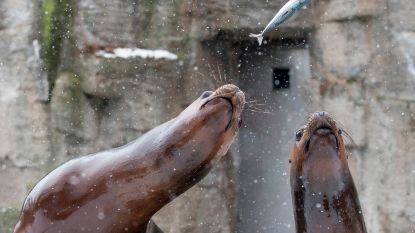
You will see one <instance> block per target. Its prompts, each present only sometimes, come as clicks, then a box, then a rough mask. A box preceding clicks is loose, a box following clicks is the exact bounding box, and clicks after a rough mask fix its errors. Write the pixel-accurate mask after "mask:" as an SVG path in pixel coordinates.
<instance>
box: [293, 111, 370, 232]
mask: <svg viewBox="0 0 415 233" xmlns="http://www.w3.org/2000/svg"><path fill="white" fill-rule="evenodd" d="M343 132H344V131H342V130H341V129H339V128H338V127H337V125H336V122H335V121H334V120H333V119H332V118H331V117H330V116H329V114H328V113H326V112H318V113H315V114H313V115H312V116H311V117H310V119H309V121H308V123H307V124H306V125H305V126H304V128H303V129H301V130H300V131H298V132H297V134H296V142H295V144H294V146H293V149H292V151H291V155H290V162H291V191H292V197H293V207H294V216H295V223H296V229H297V231H296V232H297V233H365V232H366V227H365V222H364V219H363V214H362V210H361V207H360V202H359V198H358V194H357V191H356V188H355V185H354V182H353V178H352V176H351V173H350V170H349V167H348V163H347V154H346V148H345V145H344V142H343V138H342V133H343Z"/></svg>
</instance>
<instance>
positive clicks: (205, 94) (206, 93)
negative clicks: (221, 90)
mask: <svg viewBox="0 0 415 233" xmlns="http://www.w3.org/2000/svg"><path fill="white" fill-rule="evenodd" d="M212 94H213V91H205V92H203V93H202V95H201V96H200V98H202V99H205V98H207V97H209V96H211V95H212Z"/></svg>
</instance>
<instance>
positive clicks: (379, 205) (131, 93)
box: [0, 0, 415, 233]
mask: <svg viewBox="0 0 415 233" xmlns="http://www.w3.org/2000/svg"><path fill="white" fill-rule="evenodd" d="M284 2H285V1H283V0H278V1H267V0H261V1H246V0H237V1H229V0H227V1H219V0H209V1H164V2H163V1H144V0H128V1H99V0H85V1H70V3H71V4H74V3H76V4H77V5H76V6H72V7H73V9H75V10H74V18H73V22H71V25H70V27H71V28H70V30H71V34H73V38H66V39H65V41H63V46H64V48H63V50H62V53H64V54H63V55H61V60H60V63H59V64H60V66H59V67H57V69H58V75H57V77H54V78H56V83H55V88H54V89H53V91H52V98H51V100H50V102H48V101H47V97H48V91H49V90H48V86H49V85H48V82H47V77H46V76H45V74H44V73H43V72H42V70H41V65H42V61H41V60H40V55H39V54H40V48H41V45H42V41H41V40H40V39H39V38H42V37H41V36H40V35H39V33H38V31H40V32H42V30H38V28H39V27H41V26H39V24H40V22H41V20H40V18H39V16H40V15H42V12H39V11H40V10H41V9H42V8H41V7H40V4H41V2H33V1H28V0H17V1H15V0H13V1H12V0H4V1H0V50H1V51H2V53H1V54H0V129H1V130H0V165H1V167H0V185H1V187H2V188H1V191H0V218H1V221H0V232H10V229H11V227H13V225H14V223H10V224H6V223H9V222H10V221H14V219H15V218H16V216H17V214H16V212H17V210H18V209H20V204H21V203H22V201H23V199H24V197H25V195H26V194H27V192H28V191H29V190H30V188H31V187H32V186H33V185H34V184H35V182H36V181H37V180H38V179H39V178H40V177H41V176H42V175H44V173H45V172H46V171H49V170H50V169H52V168H53V167H55V166H56V165H57V164H58V163H59V162H61V161H65V160H68V159H70V158H72V157H74V156H77V155H82V154H87V153H92V152H95V151H99V150H103V149H108V148H111V147H115V146H119V145H122V144H124V143H126V142H128V141H130V140H132V139H134V138H136V137H138V136H140V135H141V134H143V133H145V132H146V131H147V130H149V129H151V128H152V127H154V126H156V125H158V124H160V123H162V122H164V121H165V120H167V119H169V118H171V117H174V116H175V115H176V114H177V113H178V112H180V111H181V109H182V108H183V107H184V106H186V104H188V103H190V102H191V101H193V100H194V98H196V97H197V96H198V95H199V94H200V92H201V91H203V90H206V89H212V88H214V87H215V86H218V85H219V84H220V83H224V82H225V81H224V80H223V79H224V76H227V81H231V82H234V83H238V79H239V73H238V68H237V66H238V64H239V57H238V56H239V55H240V50H241V49H243V45H244V43H250V42H252V43H253V42H254V40H253V39H251V38H248V37H246V36H247V35H248V33H249V32H259V31H260V30H262V29H263V27H264V26H265V25H266V24H267V23H268V21H269V20H270V19H271V18H272V17H273V16H274V14H275V13H276V11H277V9H278V8H280V7H281V6H282V5H283V4H284ZM414 6H415V5H414V4H413V3H412V0H381V1H375V0H362V1H358V0H347V1H341V0H324V1H312V4H311V6H310V7H308V8H307V10H303V11H301V12H300V13H299V14H297V15H296V16H295V17H293V18H292V19H290V20H289V21H287V22H286V23H285V24H284V25H283V26H282V27H281V29H279V30H277V31H276V32H274V33H272V35H270V37H271V38H274V39H276V38H281V37H284V38H287V37H301V38H302V39H303V38H306V39H307V42H308V48H309V51H310V55H311V57H310V58H311V61H310V62H311V69H312V76H313V78H312V79H311V80H308V81H306V83H305V85H304V86H305V87H306V88H304V99H305V101H306V103H307V111H308V112H314V111H317V110H326V111H330V112H332V113H333V114H334V115H335V116H337V118H338V120H339V121H340V122H342V123H343V125H344V127H345V128H346V129H348V130H349V132H350V133H351V135H352V136H353V138H354V140H355V142H356V144H352V143H350V144H348V145H349V147H350V148H351V157H350V164H351V170H352V172H353V176H354V178H355V181H356V183H357V187H358V190H359V193H360V198H361V202H362V206H363V211H364V214H365V218H366V221H367V227H368V230H369V232H384V233H387V232H396V233H407V232H413V231H414V230H415V212H414V210H415V206H414V203H413V200H415V196H414V195H415V191H414V190H413V189H414V187H415V183H414V180H415V179H414V176H415V158H414V156H413V155H414V153H415V147H414V145H415V139H414V138H415V135H414V132H415V116H414V112H415V92H414V89H415V64H414V61H415V57H414V54H415V44H414V41H415V34H414V31H415V17H414V14H413V12H414V10H415V9H414ZM241 41H242V42H244V43H240V42H241ZM115 47H140V48H146V49H160V48H161V49H166V50H168V51H170V52H172V53H175V54H177V55H178V59H177V60H172V61H166V60H153V59H141V58H131V59H106V58H102V57H97V56H95V52H96V51H97V49H98V50H99V49H104V50H105V49H107V50H111V49H113V48H115ZM220 79H222V80H220ZM51 80H54V79H51ZM295 127H297V126H293V130H294V128H295ZM235 148H236V149H235V150H234V152H235V153H233V154H232V156H228V158H227V159H226V160H224V161H222V163H221V164H220V166H218V167H217V168H215V169H214V171H213V172H212V173H211V174H210V175H209V176H208V177H207V178H206V179H205V180H203V181H202V182H201V183H200V184H198V185H196V186H195V187H194V188H192V189H191V190H189V192H187V193H185V194H184V195H183V196H182V197H179V198H178V199H177V200H175V201H174V202H172V203H171V204H170V205H169V206H167V207H166V208H165V209H163V210H161V211H160V213H158V214H157V216H156V217H155V220H156V222H157V223H158V224H159V225H160V226H161V227H162V228H163V229H165V230H166V231H167V232H234V230H235V225H236V223H237V217H236V210H235V208H236V207H235V203H236V202H235V199H236V198H237V197H236V196H235V195H236V194H235V183H237V182H235V172H236V171H237V169H238V166H237V164H238V160H239V159H240V158H238V153H237V150H238V146H237V144H236V145H235ZM10 180H13V181H14V183H13V184H11V183H10Z"/></svg>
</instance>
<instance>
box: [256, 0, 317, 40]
mask: <svg viewBox="0 0 415 233" xmlns="http://www.w3.org/2000/svg"><path fill="white" fill-rule="evenodd" d="M309 3H310V0H290V1H288V2H287V3H286V4H285V5H284V6H283V7H282V8H281V9H280V10H279V11H278V12H277V14H276V15H275V16H274V18H273V19H272V20H271V21H270V22H269V23H268V25H267V26H266V27H265V29H264V30H263V31H262V32H261V33H260V34H252V33H251V34H250V35H249V36H250V37H255V38H257V40H258V43H259V45H261V44H262V40H263V39H264V35H265V34H267V33H269V32H271V31H272V30H274V29H275V28H277V27H278V26H279V25H281V24H282V23H283V22H284V21H285V20H287V19H288V18H290V17H291V16H292V15H293V14H294V13H295V12H297V11H298V10H300V9H301V8H302V7H303V6H305V5H308V4H309Z"/></svg>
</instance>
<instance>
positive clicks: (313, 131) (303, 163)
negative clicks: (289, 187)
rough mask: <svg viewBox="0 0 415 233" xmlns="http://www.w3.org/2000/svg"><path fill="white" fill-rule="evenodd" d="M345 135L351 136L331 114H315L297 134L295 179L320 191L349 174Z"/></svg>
mask: <svg viewBox="0 0 415 233" xmlns="http://www.w3.org/2000/svg"><path fill="white" fill-rule="evenodd" d="M343 134H346V135H347V133H345V132H344V131H343V130H342V129H340V128H339V127H338V125H337V123H336V121H335V120H334V119H333V118H332V116H331V115H330V114H329V113H327V112H316V113H314V114H312V115H311V116H310V117H309V119H308V121H307V123H306V124H305V125H304V126H303V127H302V128H301V129H299V130H298V131H297V132H296V134H295V143H294V145H293V148H292V151H291V155H290V163H292V164H291V177H292V178H294V179H296V178H298V177H301V178H302V179H305V180H307V183H309V184H313V185H315V188H317V189H319V188H318V187H317V185H318V186H319V185H322V186H327V184H328V182H329V181H330V180H337V181H339V180H341V179H342V177H341V176H343V175H344V172H348V171H349V169H348V165H347V154H346V148H345V145H344V141H343V137H342V135H343ZM343 171H344V172H343ZM335 183H336V182H333V184H335ZM337 184H339V183H337Z"/></svg>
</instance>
